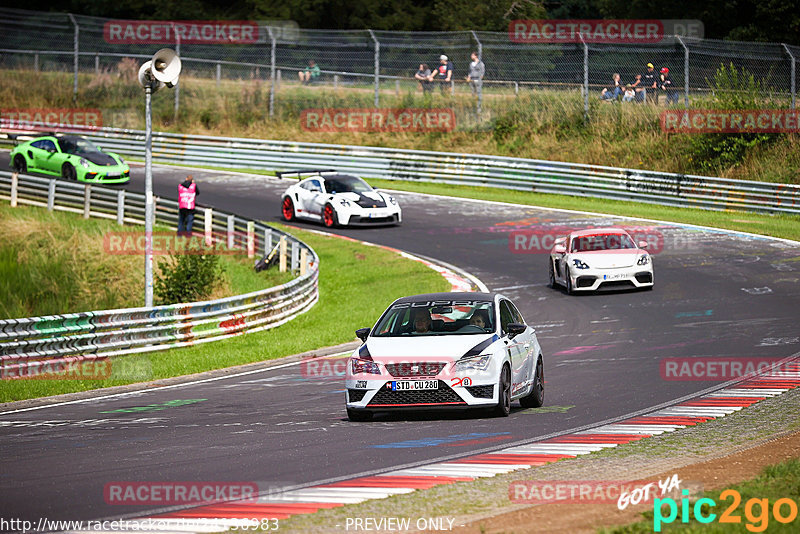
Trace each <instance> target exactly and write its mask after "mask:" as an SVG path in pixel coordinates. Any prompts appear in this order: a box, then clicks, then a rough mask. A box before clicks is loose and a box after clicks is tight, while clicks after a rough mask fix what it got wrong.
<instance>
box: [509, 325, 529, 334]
mask: <svg viewBox="0 0 800 534" xmlns="http://www.w3.org/2000/svg"><path fill="white" fill-rule="evenodd" d="M527 328H528V326H527V325H524V324H522V323H508V326H506V330H508V337H514V336H516V335H518V334H521V333H523V332H524V331H525V330H526V329H527Z"/></svg>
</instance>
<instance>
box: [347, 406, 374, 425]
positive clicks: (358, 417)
mask: <svg viewBox="0 0 800 534" xmlns="http://www.w3.org/2000/svg"><path fill="white" fill-rule="evenodd" d="M347 418H348V419H349V420H350V421H352V422H354V423H362V422H364V421H372V412H366V411H364V410H351V409H350V408H348V409H347Z"/></svg>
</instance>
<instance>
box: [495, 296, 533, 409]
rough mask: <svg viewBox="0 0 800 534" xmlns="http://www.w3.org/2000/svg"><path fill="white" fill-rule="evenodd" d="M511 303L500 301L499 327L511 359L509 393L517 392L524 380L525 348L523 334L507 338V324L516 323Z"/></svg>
mask: <svg viewBox="0 0 800 534" xmlns="http://www.w3.org/2000/svg"><path fill="white" fill-rule="evenodd" d="M512 306H513V305H512V304H511V302H509V301H508V300H505V299H503V300H501V301H500V327H501V328H502V331H503V337H504V338H505V339H504V343H505V344H506V351H507V352H508V356H509V358H510V359H511V395H512V396H513V395H515V394H516V393H517V392H519V390H520V388H521V387H523V386H520V383H521V382H523V381H524V380H525V378H524V377H525V357H526V351H527V348H526V347H525V340H526V339H527V338H526V336H525V334H524V333H523V334H518V335H516V336H514V337H513V338H509V337H508V335H509V333H508V324H509V323H516V322H517V320H516V317H514V313H513V312H512V311H511V307H512Z"/></svg>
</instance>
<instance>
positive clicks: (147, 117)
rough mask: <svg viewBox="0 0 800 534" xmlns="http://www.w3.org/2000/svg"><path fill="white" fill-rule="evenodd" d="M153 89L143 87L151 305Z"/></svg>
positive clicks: (148, 294) (149, 298) (149, 295)
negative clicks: (151, 100) (151, 103)
mask: <svg viewBox="0 0 800 534" xmlns="http://www.w3.org/2000/svg"><path fill="white" fill-rule="evenodd" d="M152 93H153V89H152V87H151V86H150V85H148V86H147V87H145V88H144V109H145V111H144V123H145V135H144V195H145V200H144V305H145V307H146V308H152V307H153V122H152V109H151V105H150V99H151V96H152Z"/></svg>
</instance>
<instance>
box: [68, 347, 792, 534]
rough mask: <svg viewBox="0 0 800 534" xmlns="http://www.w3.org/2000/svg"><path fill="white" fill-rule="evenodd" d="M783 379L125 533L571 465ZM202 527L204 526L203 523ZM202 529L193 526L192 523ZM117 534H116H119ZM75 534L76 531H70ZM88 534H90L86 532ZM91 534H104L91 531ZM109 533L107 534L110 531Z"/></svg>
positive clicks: (780, 384) (182, 528) (754, 397)
mask: <svg viewBox="0 0 800 534" xmlns="http://www.w3.org/2000/svg"><path fill="white" fill-rule="evenodd" d="M784 369H786V370H785V371H782V372H780V373H775V374H772V375H769V376H758V377H755V378H750V379H747V380H745V381H743V382H740V383H738V384H736V385H735V387H730V388H725V389H720V390H718V391H715V392H713V393H708V394H706V395H702V396H700V397H697V398H694V399H691V400H687V401H685V402H681V403H679V404H676V405H674V406H670V407H667V408H662V409H660V410H657V411H655V412H651V413H648V414H646V415H641V416H636V417H631V418H629V419H624V420H621V421H617V422H615V423H611V424H607V425H603V426H600V427H596V428H592V429H589V430H583V431H580V432H575V433H572V434H566V435H563V436H556V437H553V438H549V439H546V440H543V441H538V442H536V443H531V444H528V445H520V446H515V447H509V448H506V449H502V450H499V451H494V452H489V453H485V454H477V455H474V456H467V457H465V458H459V459H457V460H451V461H446V462H439V463H434V464H430V465H424V466H419V467H412V468H407V469H399V470H396V471H390V472H388V473H382V474H380V475H376V476H366V477H359V478H354V479H351V480H345V481H341V482H335V483H332V484H323V485H319V486H312V487H308V488H303V489H298V490H292V491H286V492H282V493H279V494H276V495H270V496H268V497H262V498H259V499H258V500H247V501H232V502H226V503H220V504H209V505H204V506H198V507H195V508H189V509H184V510H178V511H174V512H169V513H164V514H158V515H153V516H149V517H142V518H136V519H132V520H128V522H127V528H126V529H125V530H129V531H133V530H138V531H150V532H222V531H225V530H228V529H230V528H232V527H237V526H241V525H242V520H245V519H258V520H268V519H276V520H283V519H288V518H289V517H292V516H295V515H300V514H311V513H315V512H317V511H319V510H325V509H330V508H336V507H339V506H344V505H346V504H357V503H360V502H364V501H366V500H370V499H383V498H386V497H390V496H392V495H399V494H405V493H412V492H414V491H416V490H420V489H429V488H432V487H434V486H439V485H442V484H454V483H456V482H469V481H472V480H475V479H476V478H482V477H493V476H495V475H499V474H503V473H508V472H511V471H516V470H519V469H529V468H531V467H535V466H540V465H545V464H548V463H551V462H556V461H558V460H563V459H567V458H575V457H577V456H581V455H584V454H589V453H592V452H595V451H599V450H603V449H608V448H613V447H617V446H618V445H622V444H624V443H630V442H632V441H638V440H642V439H645V438H648V437H650V436H654V435H657V434H663V433H666V432H673V431H675V430H679V429H681V428H685V427H687V426H695V425H697V424H700V423H704V422H706V421H710V420H713V419H717V418H720V417H725V416H726V415H728V414H731V413H733V412H736V411H738V410H741V409H742V408H746V407H747V406H751V405H753V404H756V403H758V402H760V401H762V400H765V399H767V398H769V397H775V396H778V395H781V394H782V393H785V392H786V391H788V390H790V389H793V388H796V387H800V362H794V363H790V364H788V365H786V366H785V367H784ZM201 520H202V521H201ZM198 521H201V522H200V523H199V524H195V523H194V522H198ZM118 531H119V530H116V532H118ZM71 532H80V531H71ZM84 532H88V531H84ZM92 532H102V531H97V530H92ZM109 532H110V531H109Z"/></svg>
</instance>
